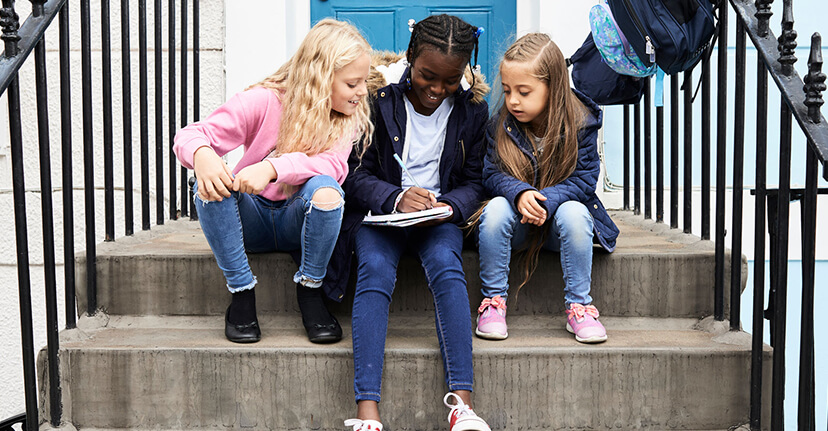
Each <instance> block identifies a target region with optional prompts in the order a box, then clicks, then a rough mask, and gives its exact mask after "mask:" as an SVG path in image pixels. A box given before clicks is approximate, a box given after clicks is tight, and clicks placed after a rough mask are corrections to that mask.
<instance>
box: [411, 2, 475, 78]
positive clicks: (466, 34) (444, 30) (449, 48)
mask: <svg viewBox="0 0 828 431" xmlns="http://www.w3.org/2000/svg"><path fill="white" fill-rule="evenodd" d="M482 32H483V28H482V27H475V26H473V25H471V24H469V23H467V22H466V21H463V20H462V19H460V18H458V17H456V16H454V15H446V14H440V15H431V16H429V17H428V18H425V19H423V20H422V21H420V22H417V23H415V24H414V26H413V27H412V29H411V40H410V41H409V42H408V50H407V51H406V57H407V58H408V64H414V60H416V59H417V57H419V56H420V54H421V53H422V52H423V50H426V49H436V50H437V51H438V52H440V53H441V54H444V55H450V56H457V57H460V58H466V59H468V60H467V61H468V62H469V63H471V59H472V55H474V64H473V65H472V66H473V67H476V66H477V52H478V46H477V40H478V38H479V37H480V34H481V33H482ZM472 86H474V74H472Z"/></svg>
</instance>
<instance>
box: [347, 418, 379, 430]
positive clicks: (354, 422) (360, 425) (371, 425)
mask: <svg viewBox="0 0 828 431" xmlns="http://www.w3.org/2000/svg"><path fill="white" fill-rule="evenodd" d="M345 426H346V427H354V428H353V431H373V430H376V431H382V424H381V423H379V421H375V420H373V419H366V420H362V419H346V420H345Z"/></svg>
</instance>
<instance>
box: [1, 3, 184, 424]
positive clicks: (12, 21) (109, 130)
mask: <svg viewBox="0 0 828 431" xmlns="http://www.w3.org/2000/svg"><path fill="white" fill-rule="evenodd" d="M138 3H139V7H138V9H139V19H138V22H139V24H138V25H139V28H138V33H139V53H138V55H139V65H138V66H139V69H140V73H139V87H140V89H139V91H140V120H139V123H140V125H139V130H140V143H141V156H140V157H141V166H142V168H141V205H142V229H144V230H147V229H150V228H151V222H150V217H149V213H150V200H149V196H150V185H149V177H150V172H149V144H150V140H151V139H153V138H152V137H150V135H149V130H148V120H149V114H150V112H149V111H150V110H149V105H148V100H149V95H148V94H147V93H148V90H147V89H148V77H147V69H148V64H147V52H148V46H147V31H146V29H147V5H146V0H138ZM31 4H32V13H31V15H30V16H29V17H27V18H26V19H25V20H24V21H23V24H22V25H21V24H20V18H19V16H18V14H17V12H16V10H15V6H14V0H2V8H0V27H2V40H3V41H4V44H5V50H4V52H3V54H2V56H0V93H3V92H5V93H6V94H7V96H8V101H9V131H10V138H11V143H10V144H11V145H10V147H11V159H12V177H13V196H14V217H15V235H16V246H17V255H16V256H17V269H18V290H19V302H20V319H21V345H22V350H23V377H24V392H25V405H26V413H25V414H24V415H18V416H15V417H12V418H9V419H7V420H4V421H2V422H0V430H3V431H5V430H6V429H11V426H12V425H16V424H22V426H23V427H24V428H25V429H27V430H36V429H38V425H39V423H40V421H39V419H38V416H39V415H38V399H37V393H38V391H37V387H36V385H37V383H36V379H35V374H36V373H35V359H34V358H35V354H34V342H33V334H32V332H33V330H32V300H31V291H32V288H31V280H30V274H29V251H30V250H29V243H28V230H27V229H28V228H27V221H26V218H27V212H26V196H25V186H24V153H23V148H24V138H23V134H22V125H21V106H22V104H23V103H24V101H22V100H21V98H20V83H19V79H20V78H19V76H18V72H19V71H20V69H21V67H22V66H23V64H24V63H25V62H26V61H27V60H28V59H29V58H34V62H35V76H34V81H35V87H36V100H35V103H36V108H37V130H38V149H39V162H40V163H39V165H40V183H41V190H40V191H41V212H42V222H43V224H42V232H43V263H44V271H45V286H44V291H45V295H46V313H45V315H46V323H47V331H46V335H47V364H48V375H47V381H48V394H49V396H48V406H49V410H48V412H46V413H47V414H48V416H49V417H48V419H49V421H50V423H51V425H52V426H56V427H57V426H59V425H60V424H61V420H62V401H61V388H60V375H59V368H58V318H57V314H58V311H57V286H56V285H57V281H56V277H55V266H56V259H55V238H54V237H55V233H54V228H53V226H54V220H53V205H52V195H53V191H54V190H53V187H52V183H51V182H52V173H51V161H50V154H51V153H50V145H49V144H50V139H49V120H50V119H49V115H48V113H49V109H48V107H49V101H48V100H47V94H48V92H47V67H46V60H45V43H46V42H45V39H44V35H45V33H46V31H47V29H48V28H49V27H50V26H51V25H52V21H53V20H54V18H55V17H57V16H59V19H58V25H59V31H58V37H59V53H60V58H59V75H60V123H61V139H60V141H61V169H62V172H63V175H62V200H63V229H64V231H63V238H64V243H63V247H64V256H63V257H64V262H65V265H64V267H65V271H64V277H65V278H64V282H65V292H64V294H65V303H66V307H65V310H64V311H65V315H66V327H67V328H74V327H75V325H76V323H75V322H76V319H77V316H76V314H75V313H76V311H75V308H76V304H75V268H74V252H75V238H74V202H73V196H72V191H73V178H72V165H73V160H72V158H73V156H72V128H71V127H72V113H71V98H70V77H71V76H72V70H71V68H70V39H69V36H70V28H71V27H72V25H70V22H69V6H70V2H67V1H66V0H31ZM77 4H78V6H79V7H80V36H81V37H80V40H81V46H80V51H81V74H80V75H81V81H82V88H81V92H82V99H83V102H82V117H83V121H82V125H81V126H82V128H83V154H84V155H83V163H84V168H83V170H84V196H85V198H84V210H85V214H86V220H85V247H84V250H85V254H86V264H87V267H86V271H87V277H86V280H87V285H86V297H87V304H88V307H87V310H86V312H87V314H89V315H93V314H95V313H96V312H97V301H96V296H97V295H96V277H95V276H96V268H95V262H96V258H95V256H96V248H95V244H96V242H97V239H96V235H95V203H96V202H95V190H96V186H95V175H94V169H95V167H96V163H95V158H96V157H95V156H96V154H97V153H98V151H97V150H96V148H95V143H96V136H95V135H96V133H95V121H96V119H95V118H94V115H97V114H96V113H101V115H102V118H101V119H100V122H101V124H102V126H103V127H102V131H103V133H102V139H101V140H100V142H101V144H102V146H103V172H104V173H103V178H104V215H105V219H104V228H105V236H104V240H105V241H113V240H115V223H114V218H115V198H114V189H115V187H114V160H113V154H114V148H115V145H116V144H119V145H121V146H122V148H123V149H124V160H123V162H124V190H125V196H124V209H125V211H124V223H125V235H132V234H133V220H132V213H133V206H132V193H133V179H132V141H133V133H132V130H133V127H132V106H131V100H132V99H131V91H132V90H131V87H132V85H133V82H132V74H131V62H130V37H129V30H130V28H129V27H130V24H129V23H130V19H129V7H130V1H129V0H121V5H120V6H121V14H120V24H121V45H120V46H121V53H122V55H121V59H122V70H121V79H122V83H123V84H124V85H122V86H121V87H122V97H123V102H124V103H123V112H122V114H123V117H122V121H123V136H122V138H121V141H120V142H116V139H115V137H114V136H113V122H114V119H113V114H114V112H113V103H112V64H111V63H112V62H111V51H112V49H111V48H112V47H111V35H110V22H111V17H110V7H109V5H110V0H101V2H100V17H101V21H100V23H101V39H100V40H99V41H95V44H96V46H100V49H101V66H102V75H101V79H100V81H96V80H95V79H93V77H92V44H93V41H92V28H91V14H92V10H91V5H90V0H79V1H78V3H77ZM198 5H199V0H193V2H192V13H193V21H192V28H190V27H189V26H188V22H187V15H188V9H189V4H188V2H187V1H186V0H182V2H181V12H180V14H181V15H180V16H181V21H180V22H181V24H180V26H181V39H182V41H181V45H180V49H179V53H180V56H181V57H180V60H181V70H180V79H181V82H180V89H181V93H180V98H181V111H180V115H181V125H182V127H183V125H186V123H187V121H188V111H189V110H190V108H189V106H188V97H187V96H188V95H187V85H188V78H189V77H190V76H191V75H190V74H191V73H192V77H193V88H194V96H195V97H194V100H193V107H192V111H193V113H194V115H193V118H195V119H197V118H199V109H198V105H199V103H200V100H199V91H198V88H199V79H200V74H199V53H198V50H199V44H198V41H199V37H198V30H199V27H198V26H199V21H198V13H199V8H198ZM154 8H155V9H154V12H155V13H154V17H155V22H154V30H155V31H154V42H155V45H154V48H153V49H154V51H155V71H156V73H155V77H154V78H155V106H154V111H153V112H154V114H155V127H156V130H155V136H154V139H153V141H154V144H155V153H154V154H155V160H156V166H155V178H156V184H155V186H154V192H155V193H156V203H155V205H156V219H155V224H163V223H164V222H165V219H167V218H169V219H175V218H178V217H179V210H178V208H179V204H180V208H181V215H187V213H188V209H189V204H188V199H187V197H188V193H189V188H188V187H187V182H186V181H187V178H188V175H187V170H186V169H183V168H179V166H178V164H177V162H176V160H175V157H174V156H173V155H172V140H173V139H172V138H173V136H174V135H175V133H176V131H177V129H176V124H177V119H176V114H177V112H176V106H175V105H176V94H175V89H176V82H175V80H176V71H175V63H176V59H177V57H176V49H175V46H176V40H175V31H174V29H175V27H176V24H177V23H176V20H175V1H174V0H169V5H168V9H167V13H168V21H167V25H168V29H169V31H168V66H169V69H170V75H169V77H168V80H167V81H166V82H165V81H164V78H163V76H162V74H161V70H162V67H163V57H162V51H163V42H162V40H161V35H162V30H163V23H164V20H163V16H162V14H163V9H162V1H161V0H155V2H154ZM190 32H192V36H193V59H194V61H193V65H192V68H189V67H188V64H187V60H186V59H187V51H188V46H187V38H188V36H189V34H190ZM98 43H100V45H97V44H98ZM75 74H77V72H75ZM98 82H99V83H100V91H101V95H102V100H103V106H102V108H101V109H100V110H96V111H93V109H92V99H93V98H92V94H93V90H94V88H93V83H98ZM165 85H166V86H167V88H168V91H169V102H168V106H167V107H166V109H168V112H167V115H168V117H169V130H168V135H167V136H166V137H165V136H164V129H163V124H162V121H163V115H164V109H165V107H164V101H163V100H162V97H163V88H164V86H165ZM25 146H26V147H29V146H31V145H29V143H28V142H27V143H26V145H25ZM165 146H167V148H166V149H165ZM165 150H166V151H165ZM165 153H167V154H169V157H170V164H169V166H168V170H167V171H166V172H165V171H164V169H165V168H164V166H162V163H163V155H164V154H165ZM164 178H168V179H169V187H170V195H169V198H170V199H169V200H170V207H169V213H168V214H166V212H165V209H164V205H165V196H164V190H163V187H164V183H163V181H164ZM179 179H180V183H179V182H178V180H179ZM178 184H180V186H181V193H180V196H181V202H180V203H179V202H177V197H176V187H177V185H178ZM190 212H191V211H190ZM165 214H166V216H165Z"/></svg>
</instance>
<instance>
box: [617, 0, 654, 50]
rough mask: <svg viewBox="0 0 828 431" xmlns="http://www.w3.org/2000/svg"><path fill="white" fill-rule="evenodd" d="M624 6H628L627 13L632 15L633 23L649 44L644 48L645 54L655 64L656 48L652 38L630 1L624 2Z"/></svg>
mask: <svg viewBox="0 0 828 431" xmlns="http://www.w3.org/2000/svg"><path fill="white" fill-rule="evenodd" d="M624 4H625V5H626V6H627V11H628V12H629V13H630V17H631V18H632V19H633V23H634V24H635V26H636V27H637V28H638V31H639V32H640V33H641V34H643V35H644V40H645V41H646V42H647V45H646V47H645V48H644V52H645V54H647V55H649V56H650V63H655V47H654V46H653V42H652V40H650V36H649V35H648V34H647V32H646V31H644V26H643V25H641V21H640V20H639V18H638V15H636V13H635V9H633V6H632V3H631V2H630V0H624Z"/></svg>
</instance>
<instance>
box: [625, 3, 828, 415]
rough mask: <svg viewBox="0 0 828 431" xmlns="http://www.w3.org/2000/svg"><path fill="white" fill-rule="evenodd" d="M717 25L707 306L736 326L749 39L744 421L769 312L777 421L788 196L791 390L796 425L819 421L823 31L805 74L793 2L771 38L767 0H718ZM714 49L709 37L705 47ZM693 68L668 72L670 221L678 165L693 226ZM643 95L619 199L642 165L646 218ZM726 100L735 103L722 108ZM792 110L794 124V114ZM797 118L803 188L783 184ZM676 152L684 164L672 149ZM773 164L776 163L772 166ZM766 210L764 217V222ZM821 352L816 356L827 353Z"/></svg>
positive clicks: (706, 216)
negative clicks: (793, 267)
mask: <svg viewBox="0 0 828 431" xmlns="http://www.w3.org/2000/svg"><path fill="white" fill-rule="evenodd" d="M718 3H719V7H718V14H719V19H718V30H717V34H716V38H717V43H718V46H719V49H718V59H717V61H718V64H717V67H718V78H717V86H718V97H717V100H716V103H717V124H716V178H715V180H716V185H715V194H716V196H715V203H716V213H715V238H714V241H715V261H716V272H715V280H716V283H715V289H714V297H713V298H712V300H713V304H714V307H713V310H714V316H715V318H716V319H717V320H720V321H721V320H724V319H725V317H728V318H729V320H730V328H731V330H734V331H735V330H740V329H741V324H740V316H741V313H740V312H741V310H740V301H739V298H740V295H741V287H742V273H741V271H740V270H738V269H737V268H740V267H741V262H742V261H741V258H742V240H743V234H744V232H742V219H743V210H744V208H743V207H744V204H743V194H744V166H745V160H744V154H745V115H746V108H747V106H746V103H745V94H746V88H745V87H746V76H745V69H746V66H745V64H746V57H747V56H746V52H747V40H748V38H749V39H750V42H751V44H752V45H753V47H754V48H755V49H756V52H757V54H758V62H757V63H758V65H757V70H758V74H757V88H756V95H757V104H756V107H755V109H756V113H755V115H756V165H755V166H756V180H755V181H756V189H755V190H753V191H752V193H753V194H754V195H755V197H756V201H755V205H756V207H755V231H754V232H753V235H754V244H755V249H754V255H755V256H756V261H757V263H756V264H755V265H754V269H753V270H754V286H753V293H754V297H753V322H752V323H753V331H752V332H753V334H752V336H753V344H752V354H751V356H752V361H751V367H752V370H751V394H750V395H751V398H750V400H751V403H750V405H751V410H750V428H751V429H756V430H758V429H762V423H761V419H762V418H761V413H762V406H763V402H762V387H763V385H762V376H763V373H762V366H763V361H762V354H763V346H764V343H763V323H764V322H763V320H764V319H768V320H770V327H771V334H770V339H771V346H772V347H773V349H774V350H773V365H772V367H773V368H772V373H771V374H772V383H771V386H772V390H771V402H770V406H771V416H770V421H771V422H770V428H771V429H772V430H782V429H784V411H783V401H784V397H785V384H786V382H785V329H786V323H787V318H786V298H787V280H788V276H787V260H788V246H789V226H790V223H791V220H790V217H789V207H790V202H791V201H793V200H801V201H802V220H801V222H800V226H801V230H802V238H803V240H802V271H803V283H802V310H801V312H800V313H799V314H800V316H801V333H800V338H801V341H800V343H801V344H800V346H801V347H800V363H799V382H798V384H799V386H798V387H799V399H798V402H799V404H798V426H797V428H798V429H800V430H813V429H814V428H815V424H814V418H815V405H814V404H815V403H814V303H813V299H814V274H815V259H816V248H815V245H816V244H815V235H816V221H817V218H816V209H817V205H816V203H817V196H818V194H825V192H826V190H820V189H818V187H817V181H818V177H817V175H818V167H819V165H820V164H822V166H823V177H824V178H825V179H826V180H828V123H826V121H825V119H824V118H823V117H822V115H821V114H820V106H821V105H822V103H823V100H822V92H823V91H824V90H825V88H826V86H825V83H824V82H825V74H823V73H822V71H821V70H822V53H821V44H822V42H821V38H820V35H819V34H818V33H815V34H814V35H813V36H812V38H811V46H810V56H809V58H808V73H807V75H806V76H805V79H804V81H803V80H802V79H801V78H800V77H799V75H798V74H797V72H796V71H795V70H794V69H793V64H794V63H795V62H796V61H797V58H796V56H795V55H794V49H795V48H796V36H797V34H796V31H795V30H794V29H793V25H794V19H793V1H792V0H785V1H784V2H783V5H782V9H783V12H782V31H781V35H780V36H779V38H776V37H775V36H774V34H773V32H772V31H771V30H770V28H769V24H768V21H769V18H770V17H771V15H772V12H771V4H772V3H773V0H764V1H755V2H754V1H752V0H750V1H749V0H730V2H729V3H730V4H729V6H730V7H728V5H727V4H726V3H725V2H724V1H719V2H718ZM729 11H732V12H734V14H735V17H734V19H733V21H735V25H736V42H735V44H736V46H735V70H734V71H733V74H734V76H735V81H734V82H735V88H734V95H733V99H729V98H728V89H727V85H728V49H727V47H728V45H727V36H728V14H729ZM711 49H712V48H711ZM710 62H711V59H710V57H708V56H706V57H705V58H704V59H703V61H702V62H701V63H700V64H699V65H697V66H696V67H695V69H701V70H702V72H701V90H702V91H701V98H700V99H701V100H700V103H701V115H702V119H701V139H700V140H701V163H702V167H701V193H700V194H701V209H700V211H699V215H698V216H699V217H700V220H701V222H700V225H701V231H700V232H698V233H699V234H700V237H701V238H702V239H710V217H711V215H710V192H711V170H710V168H711V148H710V144H711V136H712V130H711V124H710V114H711V107H710V105H711V95H710V75H711V72H710ZM693 73H694V70H693V69H691V70H688V71H686V72H684V76H683V84H682V85H681V90H679V76H672V77H671V78H670V83H671V85H670V89H671V91H670V96H671V97H670V102H669V106H670V107H671V109H670V113H671V116H670V117H671V118H670V120H671V121H670V129H671V135H670V144H671V145H670V157H671V159H670V164H669V168H670V172H671V178H670V180H671V181H670V184H671V187H670V227H672V228H679V223H678V221H679V185H680V184H679V178H678V175H679V171H680V170H682V171H683V173H684V180H683V184H681V186H682V188H683V211H682V214H681V215H682V219H683V222H684V223H683V227H682V228H683V230H684V232H686V233H691V232H692V226H693V217H694V214H693V208H692V195H693V187H694V184H693V181H692V180H693V177H692V160H693V158H692V156H693V150H692V148H693V147H692V145H693V136H692V131H693V118H692V112H693V103H694V102H693V94H692V89H693V84H694V78H693ZM768 76H770V77H771V78H772V79H773V82H774V83H776V86H777V88H778V90H779V92H780V93H781V96H782V101H781V106H780V108H779V112H780V117H779V118H780V119H779V124H780V134H781V136H780V142H779V166H778V168H777V169H778V170H777V172H778V174H779V186H778V189H768V187H767V170H768V168H769V167H768V166H767V152H768V151H767V141H768V127H767V126H768V121H769V117H768ZM647 90H648V91H646V92H645V93H644V97H643V99H642V101H641V102H639V103H638V104H635V106H634V107H633V110H634V113H635V115H634V119H633V125H632V127H630V124H629V122H630V115H629V107H628V106H624V108H623V109H624V180H623V181H624V183H623V204H624V208H625V209H632V210H633V211H634V212H635V213H636V214H640V213H641V208H642V207H641V202H640V195H641V193H642V190H641V189H640V182H641V181H640V175H643V178H644V189H643V193H644V206H643V209H644V214H643V216H644V217H645V218H648V219H649V218H652V213H651V209H650V196H651V193H652V192H653V190H652V189H651V188H650V184H649V180H650V177H651V167H650V151H649V146H650V145H651V142H650V127H651V125H650V122H649V119H650V116H651V107H650V100H649V85H648V86H647ZM680 91H681V92H682V93H683V101H682V105H681V106H679V101H678V99H679V92H680ZM730 106H732V108H733V110H732V111H728V107H730ZM655 109H656V112H655V115H656V129H655V133H656V160H655V164H656V172H655V175H656V188H655V196H656V222H664V217H663V214H664V193H665V190H664V171H663V168H662V166H663V163H664V160H663V142H664V127H663V121H664V120H663V119H664V112H663V110H664V108H663V107H656V108H655ZM642 110H643V112H644V114H643V116H644V131H643V135H644V151H643V152H644V170H643V172H641V171H640V168H639V165H640V160H641V159H640V157H641V151H640V145H641V135H642V131H641V130H640V128H641V123H640V121H641V120H640V115H639V112H640V111H642ZM679 111H682V112H683V114H684V118H683V123H684V124H683V131H684V136H683V146H684V148H683V152H682V153H683V154H679V153H680V150H679V136H678V133H679V124H678V115H679ZM730 112H732V113H733V123H732V135H731V136H728V128H729V126H728V117H727V116H728V114H729V113H730ZM794 120H795V123H794ZM794 125H796V126H797V127H799V129H800V130H801V131H802V133H803V134H804V135H805V137H806V141H807V142H806V143H804V145H805V147H806V149H805V151H806V154H807V156H806V160H805V162H804V166H803V168H804V171H805V173H806V177H805V188H804V189H794V190H792V189H791V185H790V184H791V163H792V162H791V145H792V128H793V127H794ZM630 129H633V130H634V135H633V140H632V145H630V138H629V131H630ZM729 137H731V138H732V141H731V144H730V145H731V149H732V154H733V165H732V174H733V176H732V191H731V192H729V193H728V191H727V188H726V170H727V166H726V154H727V150H728V140H729V139H728V138H729ZM630 146H632V148H633V158H634V159H633V166H634V173H633V178H632V182H631V181H630V179H629V164H630V162H629V151H630ZM680 156H681V157H683V164H682V165H681V166H680V164H679V158H680ZM771 168H772V167H771ZM630 187H632V188H633V197H634V199H633V204H632V207H630V190H629V189H630ZM727 195H730V202H731V205H732V216H733V218H732V221H731V223H730V226H729V229H730V232H729V233H730V235H731V242H730V244H729V246H730V249H731V259H730V262H729V263H726V262H725V248H726V246H727V245H728V244H726V242H725V229H726V227H725V221H726V220H725V212H726V211H725V205H726V201H727ZM766 216H767V225H766V224H765V220H766ZM766 229H767V232H768V233H769V234H770V244H769V246H770V268H771V274H770V280H769V281H770V283H769V284H770V289H769V300H768V309H767V310H763V308H764V301H765V298H764V295H765V288H764V286H765V280H766V279H765V273H764V272H765V266H764V256H765V252H766V243H765V234H766ZM728 265H729V266H730V268H731V269H732V270H731V271H730V280H729V281H730V307H729V316H726V315H725V307H724V305H725V269H726V268H727V266H728ZM823 360H824V359H823Z"/></svg>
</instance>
